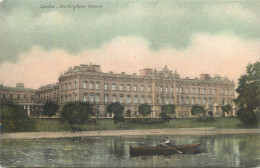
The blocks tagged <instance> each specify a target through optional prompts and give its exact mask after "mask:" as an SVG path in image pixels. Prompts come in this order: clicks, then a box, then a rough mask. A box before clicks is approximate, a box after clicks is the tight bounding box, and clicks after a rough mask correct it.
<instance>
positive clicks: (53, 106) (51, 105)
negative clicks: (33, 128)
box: [43, 102, 59, 117]
mask: <svg viewBox="0 0 260 168" xmlns="http://www.w3.org/2000/svg"><path fill="white" fill-rule="evenodd" d="M58 110H59V105H58V104H57V103H55V102H46V103H45V104H44V106H43V115H45V116H48V117H51V116H54V115H56V113H57V112H58Z"/></svg>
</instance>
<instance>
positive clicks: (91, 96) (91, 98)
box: [89, 95, 94, 103]
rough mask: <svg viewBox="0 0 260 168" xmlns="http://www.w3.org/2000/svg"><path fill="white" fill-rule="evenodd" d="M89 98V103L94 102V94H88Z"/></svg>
mask: <svg viewBox="0 0 260 168" xmlns="http://www.w3.org/2000/svg"><path fill="white" fill-rule="evenodd" d="M89 99H90V102H91V103H93V102H94V96H93V95H90V96H89Z"/></svg>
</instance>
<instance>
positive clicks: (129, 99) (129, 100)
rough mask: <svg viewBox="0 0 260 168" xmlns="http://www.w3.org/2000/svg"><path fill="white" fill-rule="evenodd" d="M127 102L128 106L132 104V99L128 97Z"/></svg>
mask: <svg viewBox="0 0 260 168" xmlns="http://www.w3.org/2000/svg"><path fill="white" fill-rule="evenodd" d="M126 102H127V103H128V104H130V103H131V97H130V96H127V98H126Z"/></svg>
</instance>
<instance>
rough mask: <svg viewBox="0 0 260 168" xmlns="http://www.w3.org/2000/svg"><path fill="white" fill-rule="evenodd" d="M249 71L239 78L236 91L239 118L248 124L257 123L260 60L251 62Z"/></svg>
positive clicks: (259, 99)
mask: <svg viewBox="0 0 260 168" xmlns="http://www.w3.org/2000/svg"><path fill="white" fill-rule="evenodd" d="M246 71H247V73H246V74H245V75H242V76H241V77H240V78H239V86H238V88H237V89H236V92H237V93H238V94H239V96H238V97H237V98H236V100H235V103H236V104H237V106H238V108H239V109H238V117H239V119H240V120H241V121H242V122H243V123H244V124H246V125H248V126H256V125H257V122H258V121H257V117H256V114H255V110H256V108H257V107H259V106H260V62H258V61H257V62H256V63H254V64H249V65H248V66H247V68H246Z"/></svg>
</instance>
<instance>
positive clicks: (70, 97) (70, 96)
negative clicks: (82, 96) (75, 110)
mask: <svg viewBox="0 0 260 168" xmlns="http://www.w3.org/2000/svg"><path fill="white" fill-rule="evenodd" d="M71 100H72V95H71V94H69V102H71Z"/></svg>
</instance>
